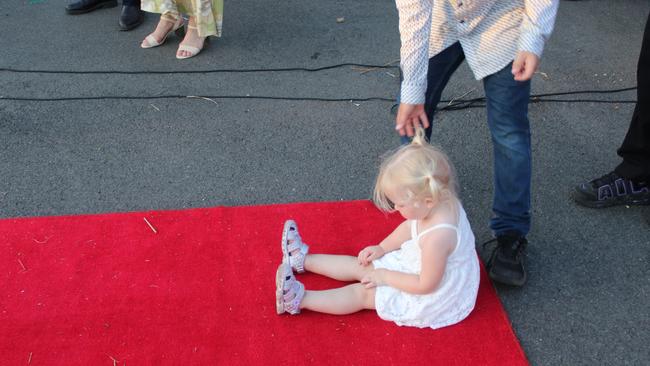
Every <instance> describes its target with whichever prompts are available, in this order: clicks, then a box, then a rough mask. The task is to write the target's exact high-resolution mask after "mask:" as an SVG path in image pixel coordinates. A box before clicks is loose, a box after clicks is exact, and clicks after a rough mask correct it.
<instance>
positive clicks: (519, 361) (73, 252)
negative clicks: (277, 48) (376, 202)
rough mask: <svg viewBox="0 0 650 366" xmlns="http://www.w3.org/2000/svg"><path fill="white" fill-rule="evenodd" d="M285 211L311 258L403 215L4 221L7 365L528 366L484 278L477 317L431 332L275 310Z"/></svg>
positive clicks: (2, 313) (323, 208) (332, 212)
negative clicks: (309, 249) (312, 365)
mask: <svg viewBox="0 0 650 366" xmlns="http://www.w3.org/2000/svg"><path fill="white" fill-rule="evenodd" d="M143 218H146V219H147V220H148V221H149V223H150V224H151V225H152V226H153V228H154V229H155V230H156V231H157V233H154V231H153V230H152V229H151V228H150V227H149V225H148V224H147V222H145V220H144V219H143ZM287 218H293V219H295V220H296V221H297V222H298V225H299V227H300V231H301V234H302V236H303V239H304V240H305V242H306V243H308V244H310V245H311V248H312V251H313V252H314V253H317V252H327V253H346V254H356V253H357V252H358V251H359V250H360V249H361V248H362V247H364V246H365V245H369V244H373V243H377V242H379V241H380V240H381V239H382V238H384V236H385V235H387V234H388V233H389V232H390V231H391V230H392V228H394V227H395V226H396V225H397V224H398V223H399V221H400V218H399V217H397V216H388V217H387V216H385V215H383V214H381V213H380V212H379V211H377V210H376V209H375V208H374V207H373V206H372V205H371V204H370V203H369V202H367V201H355V202H336V203H309V204H289V205H275V206H257V207H233V208H222V207H220V208H211V209H193V210H182V211H155V212H140V213H126V214H105V215H84V216H66V217H43V218H27V219H7V220H0V268H1V271H0V355H1V358H0V360H1V361H0V362H1V363H2V364H3V365H109V366H110V365H279V364H282V365H304V364H329V365H337V366H338V365H378V364H379V365H390V364H399V365H510V366H512V365H526V364H527V361H526V358H525V355H524V353H523V351H522V349H521V347H520V346H519V343H518V341H517V339H516V338H515V336H514V334H513V332H512V329H511V328H510V325H509V322H508V318H507V316H506V314H505V313H504V311H503V308H502V307H501V304H500V302H499V300H498V298H497V297H496V294H495V292H494V289H493V288H492V285H491V284H490V283H489V282H488V281H487V280H486V277H485V273H483V278H482V279H481V281H482V282H481V289H480V292H479V297H478V303H477V306H476V308H475V310H474V312H473V313H472V314H471V315H470V316H469V317H468V318H467V319H466V320H465V321H464V322H462V323H460V324H458V325H454V326H451V327H447V328H443V329H439V330H435V331H434V330H430V329H425V330H422V329H415V328H403V327H398V326H396V325H395V324H393V323H390V322H386V321H383V320H381V319H379V318H378V317H377V315H376V314H375V313H374V312H372V311H365V312H362V313H357V314H353V315H348V316H329V315H322V314H316V313H312V312H304V313H303V314H301V315H298V316H288V315H283V316H278V315H276V314H275V303H274V291H275V288H274V286H275V277H274V276H275V270H276V268H277V265H278V263H279V262H280V260H281V252H280V247H279V240H280V237H281V229H282V224H283V222H284V220H285V219H287ZM299 278H302V279H304V281H305V283H306V284H307V287H308V288H326V287H330V286H332V285H335V284H338V283H336V282H335V281H332V280H327V279H323V278H321V277H318V276H315V275H301V276H299Z"/></svg>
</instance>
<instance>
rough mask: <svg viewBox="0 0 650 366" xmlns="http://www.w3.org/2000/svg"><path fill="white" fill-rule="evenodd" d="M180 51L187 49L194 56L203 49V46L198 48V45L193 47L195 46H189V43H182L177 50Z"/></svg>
mask: <svg viewBox="0 0 650 366" xmlns="http://www.w3.org/2000/svg"><path fill="white" fill-rule="evenodd" d="M180 51H187V52H189V53H191V54H192V56H195V55H196V54H197V53H199V52H200V51H201V48H196V47H193V46H188V45H185V44H182V45H180V46H178V51H177V52H180Z"/></svg>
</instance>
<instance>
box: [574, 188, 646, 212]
mask: <svg viewBox="0 0 650 366" xmlns="http://www.w3.org/2000/svg"><path fill="white" fill-rule="evenodd" d="M573 200H574V201H575V202H576V203H578V204H579V205H582V206H585V207H589V208H607V207H613V206H623V205H628V206H646V205H650V196H648V197H643V198H641V199H616V198H613V199H611V200H605V201H593V200H588V199H586V198H585V196H584V195H583V194H582V193H580V192H579V191H573Z"/></svg>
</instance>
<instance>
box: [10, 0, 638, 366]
mask: <svg viewBox="0 0 650 366" xmlns="http://www.w3.org/2000/svg"><path fill="white" fill-rule="evenodd" d="M64 5H65V2H63V1H52V0H3V1H2V2H1V3H0V19H1V22H0V24H1V25H2V29H4V30H5V32H4V33H3V35H2V36H0V68H13V69H20V70H50V71H190V70H215V69H260V68H316V67H323V66H329V65H335V64H341V63H362V64H372V65H385V64H391V63H394V62H395V61H396V60H398V59H399V34H398V31H397V11H396V9H395V4H394V2H393V1H392V0H374V1H371V0H354V1H352V0H337V1H328V2H322V1H321V2H319V1H313V0H306V1H294V0H289V1H287V2H280V3H277V2H260V1H253V0H242V1H238V2H226V4H225V16H224V32H223V37H222V38H220V39H213V40H212V41H211V42H209V44H208V46H207V48H206V49H205V50H204V51H203V52H202V53H201V54H200V55H199V56H198V57H195V58H192V59H188V60H183V61H179V60H177V59H176V58H175V57H174V53H175V50H176V48H177V47H178V42H179V39H178V38H176V37H171V38H170V39H169V40H168V42H167V43H166V44H165V45H163V46H161V47H158V48H154V49H148V50H143V49H140V47H139V43H140V41H141V40H142V39H143V38H144V37H145V36H146V35H147V34H148V33H149V32H150V31H151V30H152V29H153V28H154V27H155V24H156V20H157V19H156V16H154V15H153V14H148V15H147V18H146V21H145V24H143V25H142V26H140V27H139V28H137V29H135V30H133V31H130V32H120V31H118V24H117V19H118V14H119V13H118V9H117V8H114V9H105V10H98V11H95V12H93V13H89V14H85V15H79V16H70V15H66V14H65V12H64V10H63V8H64ZM649 11H650V2H648V0H619V1H606V0H590V1H578V2H574V1H562V2H561V4H560V10H559V14H558V18H557V21H556V27H555V32H554V34H553V36H552V37H551V39H550V41H549V42H548V43H547V46H546V49H545V52H544V56H543V59H542V64H541V66H540V69H539V73H537V74H536V75H535V77H534V82H533V93H534V94H540V93H555V92H568V91H581V90H613V89H621V88H626V87H633V86H635V85H636V63H637V58H638V54H639V51H640V45H641V37H642V33H643V27H644V24H645V21H646V19H647V16H648V12H649ZM341 18H343V19H341ZM398 85H399V80H398V77H397V73H396V70H395V69H373V70H363V69H359V68H352V67H340V68H334V69H329V70H324V71H319V72H307V71H298V70H293V71H273V72H258V73H241V72H228V73H205V74H201V73H191V74H165V73H162V74H119V73H91V74H70V73H23V72H11V71H0V96H1V97H0V218H12V217H25V216H47V215H68V214H82V213H105V212H125V211H139V210H164V209H179V208H191V207H192V208H193V207H213V206H219V205H229V206H231V205H256V204H273V203H288V202H303V201H338V200H354V199H368V198H370V196H371V190H372V187H373V182H374V178H375V174H376V171H377V166H378V162H379V157H380V156H381V154H382V153H384V152H385V151H387V150H389V149H391V148H393V147H395V146H396V145H397V144H398V143H399V139H398V137H397V136H396V134H395V132H394V131H393V119H394V117H393V116H392V115H391V106H392V104H393V103H392V102H391V101H380V100H377V101H367V102H365V101H359V99H363V98H368V97H381V98H389V99H390V98H393V97H395V95H396V93H397V88H398ZM170 95H176V96H181V97H180V98H163V99H129V98H124V97H147V96H148V97H151V96H170ZM482 95H483V88H482V84H481V83H480V82H478V81H476V80H474V79H473V77H472V74H471V72H470V70H469V68H468V67H467V65H466V64H463V65H462V66H461V67H460V69H459V70H458V72H457V73H456V74H455V75H454V77H453V78H452V80H451V81H450V83H449V85H448V87H447V88H446V89H445V91H444V93H443V99H454V98H459V97H463V98H474V97H480V96H482ZM107 96H110V97H121V98H122V99H101V98H100V99H91V100H88V99H85V100H84V99H71V100H61V101H15V100H6V99H5V100H3V98H11V97H21V98H46V99H47V98H87V97H107ZM188 96H192V97H188ZM200 96H204V97H205V96H209V98H200ZM220 96H221V97H227V96H240V97H246V96H265V97H268V96H271V97H293V98H335V99H345V100H346V101H341V102H326V101H318V100H311V101H305V100H272V99H246V98H239V99H229V98H218V97H220ZM554 98H556V99H591V100H617V101H630V100H632V101H633V100H635V99H636V94H635V92H634V91H627V92H618V93H611V94H580V95H569V96H559V97H554ZM633 107H634V105H633V104H629V103H622V102H621V103H599V102H588V103H578V102H573V103H563V102H544V103H535V104H531V106H530V120H531V125H532V134H533V164H534V170H533V197H532V200H533V215H534V221H533V228H532V231H531V233H530V235H529V238H528V239H529V241H530V245H529V247H528V256H527V263H528V271H529V281H528V283H527V284H526V286H525V287H523V288H507V287H503V286H498V287H497V290H498V292H499V296H500V298H501V300H502V301H503V304H504V306H505V308H506V310H507V312H508V314H509V316H510V319H511V321H512V325H513V328H514V330H515V332H516V334H517V336H518V337H519V339H520V341H521V344H522V346H523V348H524V350H525V352H526V354H527V356H528V358H529V360H530V361H531V363H532V364H533V365H648V364H650V348H649V347H648V344H650V332H648V329H650V311H649V310H648V309H649V308H650V306H649V303H650V301H649V299H650V298H649V294H650V273H649V271H648V268H649V254H650V206H646V207H625V206H622V207H615V208H610V209H604V210H595V209H587V208H582V207H579V206H577V205H576V204H575V203H574V202H572V200H571V199H570V197H569V192H570V190H571V188H572V186H573V185H575V184H577V183H580V182H583V181H585V180H589V179H592V178H595V177H597V176H600V175H602V174H605V173H607V172H609V171H610V170H611V169H613V168H614V167H615V166H616V165H617V164H618V162H619V158H618V157H617V155H616V149H617V148H618V146H619V145H620V143H621V141H622V139H623V137H624V135H625V132H626V131H627V126H628V124H629V121H630V117H631V115H632V110H633ZM432 140H433V141H434V143H436V144H437V145H439V146H441V147H442V148H443V149H444V150H445V151H447V152H448V154H449V155H450V157H451V159H452V161H453V162H454V163H455V165H456V169H457V171H458V175H459V180H460V183H461V198H462V200H463V202H464V205H465V209H466V211H467V213H468V216H469V218H470V221H471V223H472V226H473V228H474V232H475V234H476V237H477V241H478V243H477V248H478V249H479V251H481V250H482V248H481V246H480V243H481V242H483V241H486V240H489V239H490V238H491V233H490V230H489V229H488V227H487V222H488V220H489V218H490V215H491V212H490V207H491V197H492V160H491V149H492V147H491V140H490V137H489V131H488V129H487V126H486V113H485V111H484V110H483V109H481V108H472V109H464V110H458V111H444V112H441V113H439V114H438V115H437V118H436V120H435V128H434V134H433V138H432Z"/></svg>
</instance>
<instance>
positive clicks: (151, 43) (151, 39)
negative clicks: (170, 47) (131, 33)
mask: <svg viewBox="0 0 650 366" xmlns="http://www.w3.org/2000/svg"><path fill="white" fill-rule="evenodd" d="M163 39H164V38H163ZM144 40H145V41H147V45H148V46H149V47H156V46H160V44H161V43H162V42H158V40H157V39H156V37H154V36H153V34H150V35H148V36H147V37H145V39H144Z"/></svg>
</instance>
